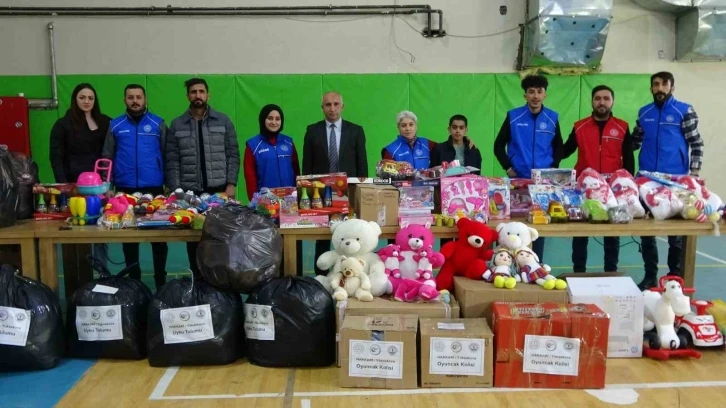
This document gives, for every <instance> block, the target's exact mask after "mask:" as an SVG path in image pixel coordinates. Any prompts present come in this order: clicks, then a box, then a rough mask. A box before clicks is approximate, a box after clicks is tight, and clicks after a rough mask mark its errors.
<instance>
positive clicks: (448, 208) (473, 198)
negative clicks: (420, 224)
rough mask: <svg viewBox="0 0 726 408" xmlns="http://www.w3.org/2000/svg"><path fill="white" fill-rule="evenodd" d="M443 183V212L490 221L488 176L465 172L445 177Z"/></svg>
mask: <svg viewBox="0 0 726 408" xmlns="http://www.w3.org/2000/svg"><path fill="white" fill-rule="evenodd" d="M440 184H441V214H442V215H445V216H449V217H455V216H457V215H458V216H464V217H468V218H471V219H474V220H477V221H482V222H488V221H489V184H488V182H487V178H486V177H481V176H476V175H471V174H465V175H463V176H458V177H444V178H442V179H441V181H440Z"/></svg>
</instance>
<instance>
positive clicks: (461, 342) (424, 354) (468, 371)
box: [419, 319, 494, 388]
mask: <svg viewBox="0 0 726 408" xmlns="http://www.w3.org/2000/svg"><path fill="white" fill-rule="evenodd" d="M419 324H420V325H421V328H420V329H419V333H420V338H421V342H420V343H419V350H420V361H421V364H420V366H419V369H420V373H419V378H420V379H421V386H422V387H424V388H434V387H438V388H481V387H487V388H488V387H493V386H494V342H493V340H492V339H493V337H494V334H493V333H492V331H491V330H490V329H489V325H488V324H487V321H486V319H420V320H419Z"/></svg>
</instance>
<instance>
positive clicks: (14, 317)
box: [0, 306, 30, 347]
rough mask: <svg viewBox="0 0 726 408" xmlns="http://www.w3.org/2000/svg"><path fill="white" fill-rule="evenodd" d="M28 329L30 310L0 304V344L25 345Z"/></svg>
mask: <svg viewBox="0 0 726 408" xmlns="http://www.w3.org/2000/svg"><path fill="white" fill-rule="evenodd" d="M29 330H30V311H28V310H23V309H17V308H14V307H5V306H0V344H4V345H7V346H20V347H25V343H27V341H28V331H29Z"/></svg>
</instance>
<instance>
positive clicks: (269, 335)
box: [245, 304, 275, 341]
mask: <svg viewBox="0 0 726 408" xmlns="http://www.w3.org/2000/svg"><path fill="white" fill-rule="evenodd" d="M245 335H247V338H248V339H255V340H273V341H274V340H275V316H273V315H272V306H266V305H255V304H245Z"/></svg>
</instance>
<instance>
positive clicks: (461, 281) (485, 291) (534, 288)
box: [454, 276, 569, 323]
mask: <svg viewBox="0 0 726 408" xmlns="http://www.w3.org/2000/svg"><path fill="white" fill-rule="evenodd" d="M454 293H455V294H456V297H457V299H459V304H460V305H461V317H465V318H476V317H484V318H486V319H487V322H489V323H491V321H492V302H528V303H567V302H568V301H569V295H568V293H567V291H566V290H554V289H552V290H545V289H543V288H542V287H541V286H539V285H536V284H530V283H517V286H515V288H514V289H498V288H495V287H494V285H493V284H491V283H489V282H484V281H478V280H472V279H469V278H465V277H460V276H457V277H455V278H454Z"/></svg>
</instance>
